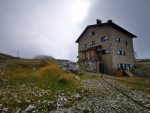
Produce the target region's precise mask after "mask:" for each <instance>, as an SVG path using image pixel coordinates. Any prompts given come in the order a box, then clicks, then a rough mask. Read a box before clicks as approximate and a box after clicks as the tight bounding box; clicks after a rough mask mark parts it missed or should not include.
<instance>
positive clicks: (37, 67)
mask: <svg viewBox="0 0 150 113" xmlns="http://www.w3.org/2000/svg"><path fill="white" fill-rule="evenodd" d="M6 76H7V78H8V80H9V82H12V83H14V84H15V82H16V81H18V80H19V81H21V82H22V83H34V84H35V85H36V86H38V87H40V88H44V89H52V90H54V91H55V90H66V89H67V88H69V89H71V88H72V89H74V86H75V83H76V82H75V79H74V75H73V74H71V73H66V72H64V71H63V70H61V69H59V66H58V64H56V63H53V62H48V61H36V60H35V61H31V60H14V61H13V62H12V63H10V64H9V65H8V66H7V70H6Z"/></svg>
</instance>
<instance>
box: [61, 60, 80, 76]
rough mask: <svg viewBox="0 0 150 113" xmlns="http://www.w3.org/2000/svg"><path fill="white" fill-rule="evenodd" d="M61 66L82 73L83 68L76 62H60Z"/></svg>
mask: <svg viewBox="0 0 150 113" xmlns="http://www.w3.org/2000/svg"><path fill="white" fill-rule="evenodd" d="M59 67H60V68H61V69H63V70H64V71H66V72H72V73H75V74H81V69H80V68H79V66H78V64H77V63H75V62H71V61H67V62H64V63H62V64H60V65H59Z"/></svg>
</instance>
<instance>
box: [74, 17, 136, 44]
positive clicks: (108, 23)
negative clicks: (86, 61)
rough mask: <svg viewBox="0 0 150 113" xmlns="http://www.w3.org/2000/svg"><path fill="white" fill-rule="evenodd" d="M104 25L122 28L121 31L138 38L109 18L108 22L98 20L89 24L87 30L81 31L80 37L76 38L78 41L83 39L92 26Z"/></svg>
mask: <svg viewBox="0 0 150 113" xmlns="http://www.w3.org/2000/svg"><path fill="white" fill-rule="evenodd" d="M102 26H112V27H113V28H115V29H117V30H120V31H121V32H123V33H125V34H127V35H129V36H130V37H132V38H136V37H137V36H136V35H134V34H132V33H130V32H129V31H127V30H125V29H124V28H122V27H120V26H119V25H117V24H115V23H113V22H112V20H108V21H107V22H106V23H101V21H100V20H97V24H94V25H88V26H87V27H86V28H85V30H84V31H83V32H82V33H81V35H80V36H79V37H78V39H77V40H76V43H78V42H79V40H80V39H81V37H82V36H83V34H84V33H85V32H86V31H87V29H88V28H91V27H102Z"/></svg>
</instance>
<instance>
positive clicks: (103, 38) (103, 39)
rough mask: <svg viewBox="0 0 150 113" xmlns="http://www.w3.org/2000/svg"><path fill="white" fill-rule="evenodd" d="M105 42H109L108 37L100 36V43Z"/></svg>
mask: <svg viewBox="0 0 150 113" xmlns="http://www.w3.org/2000/svg"><path fill="white" fill-rule="evenodd" d="M106 40H109V37H108V36H102V37H101V42H104V41H106Z"/></svg>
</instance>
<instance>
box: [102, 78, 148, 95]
mask: <svg viewBox="0 0 150 113" xmlns="http://www.w3.org/2000/svg"><path fill="white" fill-rule="evenodd" d="M105 78H106V79H109V80H115V81H116V82H118V83H120V84H123V85H125V86H127V87H131V88H132V89H135V90H138V91H139V90H141V91H144V92H146V93H148V94H150V78H145V77H114V76H105Z"/></svg>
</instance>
